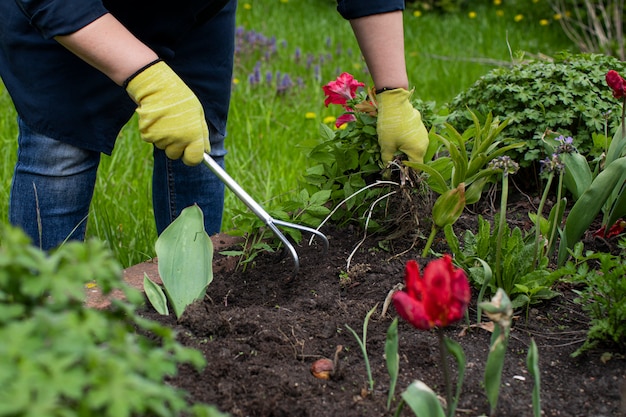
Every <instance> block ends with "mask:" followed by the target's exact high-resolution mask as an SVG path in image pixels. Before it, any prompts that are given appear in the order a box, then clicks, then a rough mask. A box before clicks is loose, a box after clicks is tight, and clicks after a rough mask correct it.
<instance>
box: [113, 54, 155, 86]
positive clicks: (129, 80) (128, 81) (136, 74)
mask: <svg viewBox="0 0 626 417" xmlns="http://www.w3.org/2000/svg"><path fill="white" fill-rule="evenodd" d="M161 61H163V60H162V59H161V58H157V59H155V60H154V61H152V62H149V63H147V64H146V65H144V66H143V67H141V68H139V69H138V70H137V71H135V72H134V73H133V75H131V76H130V77H128V78H127V79H126V80H125V81H124V82H123V83H122V87H124V88H126V87H128V84H129V83H130V82H131V81H132V80H133V78H135V77H136V76H138V75H139V74H141V73H142V72H144V71H145V70H147V69H148V68H150V67H151V66H153V65H154V64H158V63H159V62H161Z"/></svg>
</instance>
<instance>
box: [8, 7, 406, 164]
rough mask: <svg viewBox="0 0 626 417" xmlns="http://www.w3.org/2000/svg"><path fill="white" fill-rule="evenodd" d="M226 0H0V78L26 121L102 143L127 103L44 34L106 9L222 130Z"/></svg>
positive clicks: (91, 145) (228, 24)
mask: <svg viewBox="0 0 626 417" xmlns="http://www.w3.org/2000/svg"><path fill="white" fill-rule="evenodd" d="M226 2H228V4H226V6H225V7H223V8H222V6H223V5H224V4H225V3H226ZM403 8H404V0H338V1H337V10H338V11H339V13H341V15H342V16H343V17H344V18H346V19H353V18H357V17H362V16H366V15H370V14H375V13H381V12H388V11H395V10H401V9H403ZM220 9H221V10H220ZM235 10H236V0H230V1H228V0H180V1H177V2H173V1H171V0H2V1H0V78H2V81H3V83H4V85H5V87H6V88H7V90H8V92H9V94H10V95H11V98H12V99H13V103H14V105H15V107H16V109H17V112H18V114H19V115H20V117H21V118H22V119H23V120H24V122H25V123H26V124H27V125H28V126H29V127H30V128H31V129H33V130H34V131H36V132H38V133H41V134H44V135H46V136H50V137H52V138H55V139H58V140H61V141H63V142H66V143H70V144H72V145H75V146H79V147H82V148H86V149H89V150H94V151H99V152H104V153H107V154H109V153H111V151H112V150H113V147H114V144H115V139H116V138H117V135H118V133H119V130H120V129H121V127H122V126H123V125H124V124H125V123H126V122H127V121H128V120H129V118H130V117H131V116H132V114H133V112H134V110H135V107H136V106H135V103H133V102H132V100H130V98H129V97H128V95H127V94H126V91H125V90H124V89H123V88H122V87H119V86H118V85H116V84H115V83H114V82H113V81H111V80H110V79H109V78H108V77H106V76H105V75H104V74H102V73H101V72H99V71H98V70H96V69H94V68H93V67H91V66H90V65H88V64H87V63H85V62H83V61H82V60H81V59H80V58H78V57H76V56H75V55H73V54H72V53H70V52H69V51H67V50H66V49H65V48H64V47H62V46H61V45H60V44H58V43H57V42H56V41H55V40H54V39H53V37H54V36H57V35H66V34H69V33H72V32H75V31H77V30H78V29H80V28H82V27H84V26H86V25H88V24H89V23H91V22H93V21H94V20H96V19H97V18H99V17H101V16H102V15H104V14H105V13H107V12H110V13H112V14H113V15H114V16H115V17H116V18H118V19H119V20H120V21H121V22H122V23H123V24H124V25H125V26H126V27H127V28H128V29H129V30H130V31H131V32H133V33H134V34H135V36H137V37H138V38H139V39H140V40H142V41H143V42H145V43H146V44H147V45H148V46H149V47H151V48H152V49H153V50H154V51H155V52H156V53H157V54H158V55H159V56H160V57H161V58H163V59H164V60H165V61H166V62H167V63H168V64H169V65H170V66H171V67H172V68H173V69H174V71H176V73H177V74H178V75H179V76H180V77H181V78H182V79H183V80H184V81H185V82H186V83H187V84H188V85H189V87H190V88H191V89H192V90H193V91H194V92H195V93H196V94H197V95H198V98H199V99H200V101H201V102H202V105H203V107H204V111H205V115H206V117H207V120H208V121H209V122H210V123H211V124H212V125H213V126H215V128H216V129H217V130H218V131H219V132H220V133H222V134H225V130H226V118H227V114H228V107H229V101H230V89H231V79H232V69H233V54H234V44H235V42H234V36H235ZM216 13H217V14H216Z"/></svg>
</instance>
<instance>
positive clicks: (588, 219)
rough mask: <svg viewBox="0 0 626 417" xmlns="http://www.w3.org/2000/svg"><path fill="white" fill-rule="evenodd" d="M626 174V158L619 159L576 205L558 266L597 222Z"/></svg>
mask: <svg viewBox="0 0 626 417" xmlns="http://www.w3.org/2000/svg"><path fill="white" fill-rule="evenodd" d="M625 172H626V157H622V158H619V159H617V160H615V161H614V162H613V163H612V164H610V165H609V166H608V167H607V168H606V169H605V170H604V171H602V172H600V173H599V174H598V176H597V177H596V178H595V179H594V180H593V182H592V183H591V185H590V186H589V188H587V190H586V191H585V192H584V193H583V194H582V195H581V196H580V198H579V199H578V200H577V201H576V203H574V206H573V207H572V209H571V211H570V212H569V214H568V216H567V220H566V221H565V228H564V231H563V237H562V239H561V244H560V245H559V255H558V264H559V265H563V263H564V262H565V260H566V258H567V254H568V253H567V250H568V249H571V248H572V247H573V245H574V244H575V243H576V242H578V241H579V240H580V238H581V236H582V235H583V233H585V231H586V230H587V229H588V228H589V226H590V225H591V223H592V222H593V221H594V220H595V218H596V216H597V215H598V213H600V210H601V209H602V206H604V204H605V203H606V202H607V200H608V198H609V197H610V196H611V194H612V193H613V191H614V190H615V188H616V187H617V186H618V185H619V186H620V188H621V185H622V183H621V182H620V180H621V181H622V182H623V180H622V176H623V175H624V173H625Z"/></svg>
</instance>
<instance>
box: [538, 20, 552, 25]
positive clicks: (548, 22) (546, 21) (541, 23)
mask: <svg viewBox="0 0 626 417" xmlns="http://www.w3.org/2000/svg"><path fill="white" fill-rule="evenodd" d="M539 24H540V25H541V26H548V25H549V24H550V21H549V20H548V19H541V20H540V21H539Z"/></svg>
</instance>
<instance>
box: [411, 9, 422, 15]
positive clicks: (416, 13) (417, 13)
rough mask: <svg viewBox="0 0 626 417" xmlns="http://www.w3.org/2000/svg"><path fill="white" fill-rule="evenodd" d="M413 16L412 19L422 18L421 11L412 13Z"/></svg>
mask: <svg viewBox="0 0 626 417" xmlns="http://www.w3.org/2000/svg"><path fill="white" fill-rule="evenodd" d="M413 16H414V17H421V16H422V11H421V10H415V11H414V12H413Z"/></svg>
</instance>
